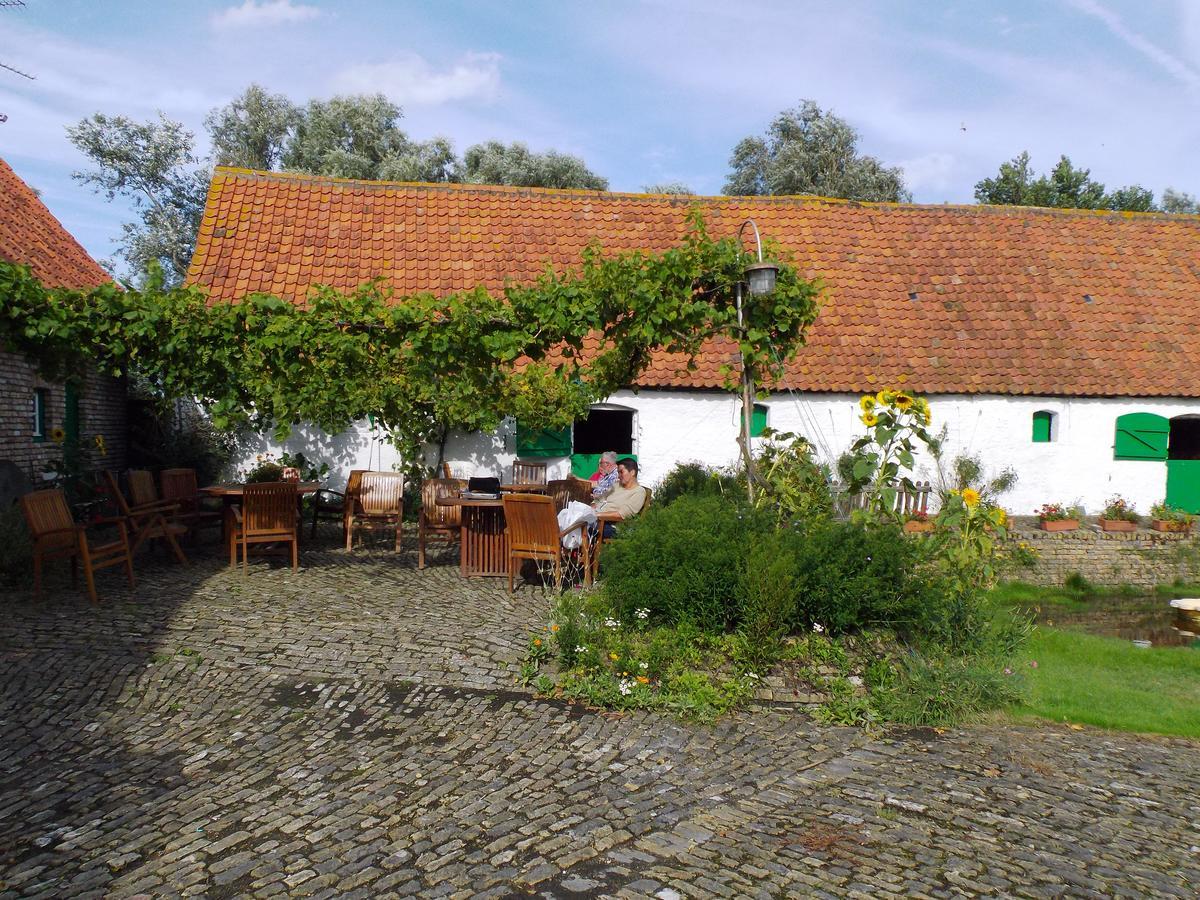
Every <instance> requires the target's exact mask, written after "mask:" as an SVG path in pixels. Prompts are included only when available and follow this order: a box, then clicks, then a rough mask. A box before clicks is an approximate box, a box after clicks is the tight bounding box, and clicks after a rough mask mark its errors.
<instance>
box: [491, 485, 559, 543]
mask: <svg viewBox="0 0 1200 900" xmlns="http://www.w3.org/2000/svg"><path fill="white" fill-rule="evenodd" d="M503 500H504V519H505V522H506V523H507V525H508V545H509V547H511V548H512V549H513V550H543V551H547V552H552V553H556V552H558V547H559V543H558V516H557V515H556V513H555V511H554V500H553V498H551V497H547V496H545V495H544V494H505V495H504V497H503Z"/></svg>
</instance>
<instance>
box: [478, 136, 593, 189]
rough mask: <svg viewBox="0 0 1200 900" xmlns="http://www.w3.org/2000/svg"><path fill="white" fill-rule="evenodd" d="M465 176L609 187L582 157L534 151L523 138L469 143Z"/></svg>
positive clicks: (531, 183)
mask: <svg viewBox="0 0 1200 900" xmlns="http://www.w3.org/2000/svg"><path fill="white" fill-rule="evenodd" d="M463 176H464V177H463V181H464V182H466V183H467V184H508V185H514V186H517V187H546V188H581V189H586V190H595V191H604V190H608V180H607V179H605V178H601V177H600V176H599V175H597V174H595V173H594V172H592V171H591V170H590V169H588V167H587V165H586V164H585V163H584V161H583V160H582V159H580V158H579V157H577V156H568V155H567V154H565V153H559V152H557V151H555V150H549V151H547V152H546V153H534V152H532V151H531V150H530V149H529V148H528V147H527V146H525V144H522V143H521V142H520V141H515V142H513V143H511V144H503V143H501V142H500V141H488V142H486V143H483V144H475V145H474V146H473V147H469V148H468V149H467V152H466V153H465V154H464V155H463Z"/></svg>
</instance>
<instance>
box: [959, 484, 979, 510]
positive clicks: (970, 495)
mask: <svg viewBox="0 0 1200 900" xmlns="http://www.w3.org/2000/svg"><path fill="white" fill-rule="evenodd" d="M962 500H963V504H964V505H965V506H966V507H967V508H968V509H974V508H975V507H976V506H978V505H979V491H977V490H975V489H974V488H963V492H962Z"/></svg>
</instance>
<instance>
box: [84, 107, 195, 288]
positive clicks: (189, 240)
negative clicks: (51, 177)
mask: <svg viewBox="0 0 1200 900" xmlns="http://www.w3.org/2000/svg"><path fill="white" fill-rule="evenodd" d="M67 136H68V137H69V138H70V140H71V143H73V144H74V145H75V146H76V147H77V148H79V150H81V151H82V152H83V153H84V154H85V155H86V156H87V157H88V158H89V159H90V160H91V161H92V162H93V163H94V164H95V166H96V168H94V169H92V170H91V171H87V172H75V173H73V174H72V177H73V178H75V179H76V180H78V181H82V182H83V183H84V184H90V185H92V186H93V187H94V188H95V189H96V190H98V191H100V192H102V193H103V194H104V195H105V196H106V197H107V198H108V199H109V200H113V199H114V198H116V197H118V196H120V197H123V198H125V199H127V200H129V202H130V203H131V204H132V206H133V209H134V211H135V212H136V213H137V216H138V220H137V221H136V222H129V223H126V224H124V225H122V226H121V228H122V238H121V241H120V245H119V249H118V255H120V256H121V257H122V258H123V259H124V260H125V261H126V262H127V263H128V264H129V266H130V268H131V269H133V270H134V271H135V272H142V271H145V270H146V268H147V267H148V266H150V265H151V264H154V265H157V266H159V267H161V268H162V270H163V272H164V273H166V276H167V277H168V279H170V280H171V281H172V282H179V281H182V280H183V277H184V275H185V274H186V273H187V268H188V264H189V263H190V262H191V260H192V248H193V246H194V245H195V239H196V237H195V236H196V229H197V228H198V227H199V225H200V217H201V215H203V213H204V198H205V195H206V193H207V191H208V174H207V171H206V170H204V169H202V168H199V167H198V160H197V159H196V156H195V153H194V152H193V145H194V140H195V138H194V135H193V134H192V133H191V132H190V131H188V130H187V129H186V128H184V127H183V126H182V125H181V124H179V123H178V122H173V121H171V120H170V119H168V118H166V117H165V116H163V115H162V114H161V113H160V114H159V117H158V120H157V121H150V122H134V121H133V120H131V119H128V118H126V117H125V116H106V115H104V114H103V113H96V114H95V115H94V116H92V117H90V118H87V119H84V120H83V121H81V122H79V123H78V124H76V125H73V126H71V127H69V128H68V129H67Z"/></svg>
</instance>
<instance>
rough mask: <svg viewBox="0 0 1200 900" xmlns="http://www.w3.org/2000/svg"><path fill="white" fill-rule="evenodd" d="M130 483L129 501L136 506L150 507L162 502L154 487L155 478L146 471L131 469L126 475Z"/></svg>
mask: <svg viewBox="0 0 1200 900" xmlns="http://www.w3.org/2000/svg"><path fill="white" fill-rule="evenodd" d="M125 480H126V481H127V482H128V483H129V500H130V502H131V503H132V504H133V505H134V506H149V505H150V504H151V503H158V502H160V500H161V498H160V497H159V496H158V491H157V489H155V487H154V476H153V475H152V474H150V472H149V471H147V470H146V469H130V470H129V471H128V472H127V473H126V474H125Z"/></svg>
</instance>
